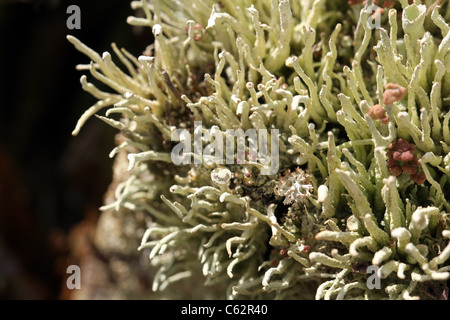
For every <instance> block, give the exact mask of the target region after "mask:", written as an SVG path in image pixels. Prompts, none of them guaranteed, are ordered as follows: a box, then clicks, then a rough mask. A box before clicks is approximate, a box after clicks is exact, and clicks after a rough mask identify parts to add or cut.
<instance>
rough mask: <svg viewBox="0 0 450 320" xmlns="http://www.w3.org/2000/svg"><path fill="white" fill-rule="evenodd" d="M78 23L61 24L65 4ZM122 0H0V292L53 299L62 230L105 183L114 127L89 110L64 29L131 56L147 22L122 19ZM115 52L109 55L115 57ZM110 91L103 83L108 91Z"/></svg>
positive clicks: (85, 211)
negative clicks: (139, 25) (77, 12)
mask: <svg viewBox="0 0 450 320" xmlns="http://www.w3.org/2000/svg"><path fill="white" fill-rule="evenodd" d="M73 4H74V5H78V6H79V7H80V9H81V29H80V30H69V29H68V28H67V27H66V20H67V18H68V17H69V16H70V14H67V13H66V9H67V7H68V6H69V5H73ZM133 14H134V11H133V10H132V9H131V7H130V1H127V0H122V1H107V0H95V1H62V0H47V1H44V0H41V1H24V0H23V1H12V0H10V1H8V0H0V109H1V112H0V120H1V122H0V298H2V299H58V298H61V296H60V289H61V287H62V280H63V272H64V270H65V264H66V260H67V257H68V256H69V255H70V246H69V244H68V234H69V233H70V230H71V229H72V228H73V226H74V225H77V224H79V223H81V222H82V221H83V220H86V219H90V220H91V221H92V220H95V219H96V218H97V216H96V215H98V210H97V208H98V207H99V206H101V205H102V197H103V194H104V192H105V191H106V189H107V186H108V184H109V183H110V181H111V166H112V163H113V162H112V161H113V160H112V159H109V157H108V154H109V152H110V151H111V149H112V148H113V147H114V135H115V134H116V130H115V129H113V128H110V127H109V126H108V125H106V124H105V123H103V122H102V121H101V120H99V119H96V118H92V119H90V120H89V121H88V122H87V123H86V125H85V127H84V128H83V129H82V130H81V132H80V134H79V135H78V136H76V137H73V136H72V135H71V132H72V130H73V129H74V127H75V124H76V121H77V120H78V118H79V117H80V115H81V114H82V113H83V112H84V111H85V110H86V109H87V108H89V107H90V106H91V105H92V104H94V103H95V102H96V100H95V98H93V97H92V96H90V94H88V93H86V92H84V91H83V90H82V89H81V85H80V82H79V79H80V77H81V75H82V74H86V75H87V76H88V80H91V81H92V77H91V76H90V75H89V74H88V73H89V72H80V71H77V70H75V66H76V65H77V64H80V63H89V59H88V58H87V57H86V56H84V55H83V54H81V53H79V52H78V51H77V50H76V49H75V48H74V47H73V46H72V45H71V44H70V43H69V42H68V41H67V39H66V35H68V34H71V35H73V36H75V37H77V38H78V39H80V40H81V41H82V42H84V43H85V44H86V45H88V46H89V47H91V48H92V49H94V50H95V51H97V52H99V53H100V54H102V53H103V52H104V51H109V52H112V48H111V46H110V45H111V43H112V42H115V43H116V44H117V45H118V47H119V48H120V47H124V48H126V49H127V50H128V51H129V52H131V53H132V54H134V55H135V56H138V55H140V54H141V53H142V51H144V49H145V47H146V46H147V45H148V44H150V43H151V42H152V38H151V30H140V29H136V28H133V27H131V26H130V25H128V24H127V23H126V18H127V17H128V16H130V15H133ZM113 56H114V55H113ZM110 91H111V90H110Z"/></svg>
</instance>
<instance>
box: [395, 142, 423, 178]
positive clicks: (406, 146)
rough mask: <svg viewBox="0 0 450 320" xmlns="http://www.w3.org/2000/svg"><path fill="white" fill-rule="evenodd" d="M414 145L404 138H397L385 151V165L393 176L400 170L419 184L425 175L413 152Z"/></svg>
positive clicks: (398, 173) (399, 172)
mask: <svg viewBox="0 0 450 320" xmlns="http://www.w3.org/2000/svg"><path fill="white" fill-rule="evenodd" d="M415 150H416V146H415V145H414V144H412V143H409V142H408V141H406V140H404V139H401V138H400V139H398V140H397V141H396V142H394V143H391V144H390V145H389V151H388V152H387V156H388V161H387V166H388V168H389V172H390V173H391V174H392V175H394V176H399V175H400V174H402V172H404V173H406V174H409V175H410V178H411V180H412V181H414V182H415V183H417V184H419V185H421V184H423V183H424V182H425V180H426V177H425V174H424V173H423V171H421V170H420V165H419V160H418V159H417V156H416V155H415V154H414V151H415Z"/></svg>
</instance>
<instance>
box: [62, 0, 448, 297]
mask: <svg viewBox="0 0 450 320" xmlns="http://www.w3.org/2000/svg"><path fill="white" fill-rule="evenodd" d="M369 4H370V5H372V7H371V8H373V6H379V7H378V9H377V10H375V11H373V10H369ZM131 6H132V8H133V9H135V10H136V17H129V19H128V20H127V22H128V23H129V24H131V25H134V26H144V27H149V28H152V31H153V35H154V38H155V41H154V43H152V44H149V47H148V48H147V49H146V50H145V51H144V52H143V54H141V55H138V56H137V57H136V56H134V55H132V54H131V53H129V52H128V51H126V50H125V49H119V48H118V47H117V46H116V45H115V44H113V45H112V50H113V52H114V57H113V56H112V55H111V54H110V53H108V52H105V53H103V55H99V54H98V53H96V52H94V51H93V50H91V49H90V48H89V47H87V46H86V45H84V44H83V43H82V42H81V41H80V40H78V39H76V38H75V37H73V36H68V40H69V41H70V42H71V43H73V45H74V46H75V47H76V48H77V49H78V50H80V51H81V52H83V53H85V54H86V55H87V56H88V57H89V58H90V59H91V63H90V64H88V65H79V66H78V69H80V70H88V71H89V72H90V74H91V76H92V78H94V79H96V81H98V82H101V83H103V84H104V85H106V86H108V87H109V88H111V92H106V91H102V90H100V89H99V88H98V87H97V86H96V85H95V84H93V83H91V82H88V80H87V77H86V76H84V75H83V76H82V77H81V85H82V88H83V89H84V90H85V91H87V92H89V93H90V94H92V95H93V96H94V97H95V98H97V99H98V102H97V103H96V104H95V105H93V106H92V107H91V108H89V109H88V110H87V111H86V112H85V113H84V114H83V115H82V116H81V118H80V120H79V122H78V123H77V125H76V128H75V130H74V132H73V134H77V133H78V132H79V130H80V129H81V127H82V126H83V124H84V123H85V122H86V121H87V120H88V119H89V118H90V117H91V116H93V115H97V114H98V113H100V112H101V111H102V109H104V108H108V109H107V111H106V113H105V114H104V115H103V116H100V115H97V117H98V118H100V119H101V120H103V121H105V122H106V123H108V124H109V125H111V126H113V127H115V128H117V129H118V130H119V131H120V135H121V136H122V138H121V141H123V142H122V143H121V144H119V145H118V146H117V147H116V148H115V149H114V150H113V151H112V152H111V154H110V156H111V157H113V156H114V155H116V154H117V153H121V152H123V153H126V155H127V157H122V158H121V159H122V160H121V161H124V159H125V160H126V159H128V163H127V165H126V166H127V167H128V171H129V174H128V176H124V177H123V181H122V182H121V183H120V184H119V185H118V187H117V189H116V192H115V196H116V197H115V201H114V202H113V203H105V205H104V206H103V207H102V209H103V210H108V209H112V210H115V211H117V212H120V211H121V210H131V211H135V212H144V213H145V214H147V215H148V216H149V217H150V218H151V219H150V220H151V221H150V222H149V223H148V228H147V230H146V232H145V234H144V235H143V237H142V243H141V245H140V247H139V248H136V250H137V249H139V250H141V251H142V252H143V253H144V252H145V253H148V254H149V258H150V259H151V261H152V263H153V264H154V265H156V266H158V267H159V271H158V272H157V273H156V274H155V276H154V283H153V290H155V291H158V290H170V285H171V284H172V283H174V282H176V281H177V280H181V279H184V278H186V277H190V276H194V275H195V274H198V273H201V274H202V275H203V278H204V286H205V292H206V291H207V290H208V287H210V286H216V285H223V286H225V288H226V290H225V292H223V296H222V297H221V298H228V299H273V298H275V299H448V285H447V284H448V280H449V278H450V219H449V212H450V203H449V201H448V199H450V181H449V178H450V127H449V120H450V99H449V98H448V97H449V94H450V25H449V24H448V23H447V21H449V20H450V4H449V3H448V1H437V2H435V1H429V0H424V1H420V0H414V1H408V0H400V1H386V0H384V1H382V0H378V2H377V1H367V3H362V1H347V0H299V1H292V0H291V1H289V0H262V1H252V0H222V1H215V0H199V1H187V0H173V1H163V0H152V1H149V2H148V1H147V0H142V1H132V2H131ZM374 21H375V22H379V26H378V27H377V28H374V27H373V26H374V25H376V24H374ZM119 63H120V64H119ZM238 130H240V131H239V132H241V133H243V134H242V135H241V137H240V138H239V137H237V139H234V137H233V136H232V133H233V132H237V131H238ZM252 130H254V131H252ZM176 132H178V135H177V140H176V141H174V139H173V138H174V133H176ZM249 132H259V133H261V132H264V133H265V134H264V135H262V134H258V135H257V134H253V135H251V134H249ZM244 133H247V134H244ZM195 136H198V137H200V139H190V137H195ZM187 137H189V139H188V138H187ZM239 139H241V140H239ZM243 139H244V140H245V139H247V141H246V143H244V144H243V141H244V140H243ZM179 142H182V143H184V145H183V144H182V145H179V146H183V147H185V148H175V146H176V144H177V143H179ZM242 146H244V148H245V152H242V151H243V150H242ZM239 148H240V149H239ZM174 149H176V153H177V155H179V152H180V151H181V150H184V151H186V150H188V153H189V154H187V155H186V156H189V157H191V156H192V161H185V162H182V161H179V162H178V163H174V162H173V159H174V157H173V156H174V153H173V152H174V151H173V150H174ZM196 150H202V151H203V154H202V153H200V155H199V154H198V153H196ZM220 150H226V151H227V154H226V155H224V154H220V152H219V151H220ZM229 150H232V152H231V154H230V152H229ZM239 150H240V151H239ZM275 151H276V152H277V153H276V152H275ZM205 153H207V155H208V156H209V158H208V157H205ZM268 154H270V155H271V156H272V164H273V161H274V160H273V156H274V155H276V161H277V162H276V163H277V167H276V168H277V169H278V170H277V171H276V172H273V170H269V168H270V165H271V164H270V163H268V162H267V161H262V160H264V159H261V156H267V155H268ZM218 158H220V159H223V161H214V159H218ZM266 160H267V159H266ZM272 168H273V166H272ZM374 266H375V267H374ZM369 267H370V268H369ZM367 270H375V272H376V273H375V276H376V277H377V279H378V280H379V284H380V286H378V287H375V288H374V287H373V286H370V285H368V276H369V275H370V274H369V272H368V271H367Z"/></svg>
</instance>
